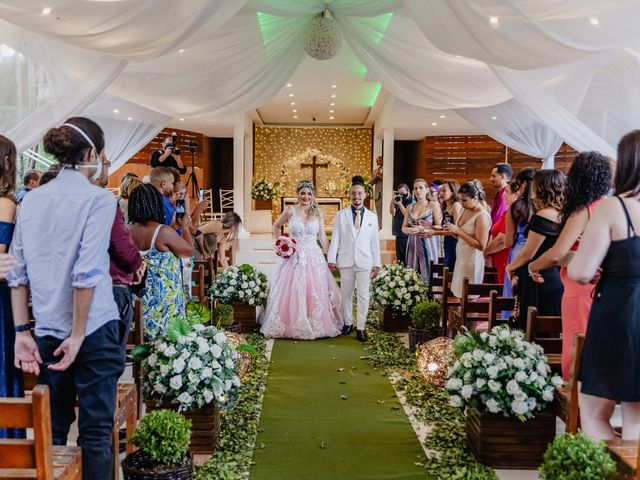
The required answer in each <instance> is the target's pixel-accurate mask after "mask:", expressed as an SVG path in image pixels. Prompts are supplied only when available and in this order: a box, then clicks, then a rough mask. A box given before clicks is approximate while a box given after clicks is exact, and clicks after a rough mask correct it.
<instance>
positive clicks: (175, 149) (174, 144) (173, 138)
mask: <svg viewBox="0 0 640 480" xmlns="http://www.w3.org/2000/svg"><path fill="white" fill-rule="evenodd" d="M171 148H173V153H175V154H176V155H180V149H179V148H178V134H177V133H176V132H173V133H172V134H171Z"/></svg>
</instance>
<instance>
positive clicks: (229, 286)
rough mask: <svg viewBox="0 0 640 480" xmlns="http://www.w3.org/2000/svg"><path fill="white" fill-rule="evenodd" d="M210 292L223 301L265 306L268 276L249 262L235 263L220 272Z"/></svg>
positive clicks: (216, 298)
mask: <svg viewBox="0 0 640 480" xmlns="http://www.w3.org/2000/svg"><path fill="white" fill-rule="evenodd" d="M208 293H209V295H211V297H212V298H213V299H214V300H218V301H219V302H221V303H232V302H241V303H246V304H248V305H255V306H258V305H261V306H264V305H266V303H267V276H266V275H265V274H264V273H262V272H260V271H258V270H256V269H255V268H253V267H252V266H251V265H249V264H247V263H244V264H242V265H233V266H231V267H229V268H225V270H224V271H223V272H222V273H220V274H218V276H217V277H216V279H215V281H214V282H213V285H211V288H210V289H209V292H208Z"/></svg>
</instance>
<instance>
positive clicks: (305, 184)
mask: <svg viewBox="0 0 640 480" xmlns="http://www.w3.org/2000/svg"><path fill="white" fill-rule="evenodd" d="M302 188H310V189H312V190H315V188H314V187H313V183H312V182H310V181H309V180H302V181H301V182H300V183H299V184H298V190H300V189H302Z"/></svg>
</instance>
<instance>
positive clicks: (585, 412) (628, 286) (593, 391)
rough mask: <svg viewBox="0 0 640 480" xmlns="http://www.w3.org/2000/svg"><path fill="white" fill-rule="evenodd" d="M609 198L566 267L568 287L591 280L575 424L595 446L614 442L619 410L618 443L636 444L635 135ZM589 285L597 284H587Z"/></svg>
mask: <svg viewBox="0 0 640 480" xmlns="http://www.w3.org/2000/svg"><path fill="white" fill-rule="evenodd" d="M614 190H615V193H616V196H615V197H612V198H608V199H605V200H603V201H602V202H600V204H599V205H598V206H597V207H596V209H595V211H594V213H593V216H592V217H591V220H589V223H588V224H587V228H586V229H585V231H584V233H583V235H582V239H581V241H580V247H579V248H578V252H577V253H576V255H575V257H574V258H573V260H572V261H571V263H570V264H569V268H568V274H569V277H570V278H572V279H573V280H575V281H577V282H579V283H582V284H586V283H588V282H590V281H592V280H595V279H597V277H596V275H597V274H598V272H599V271H601V277H600V279H599V281H598V284H597V286H596V291H595V298H594V299H593V304H592V306H591V312H590V314H589V322H588V324H587V333H586V337H585V344H584V350H583V351H582V360H581V366H580V376H579V380H580V382H581V392H580V397H579V404H580V423H581V424H582V431H583V432H584V433H585V434H586V435H588V436H589V437H591V438H593V439H597V440H608V439H613V438H614V432H613V428H611V423H610V420H611V415H612V414H613V410H614V408H615V404H616V402H620V403H621V404H622V439H623V440H634V441H637V440H638V437H639V436H640V313H639V309H640V237H638V236H637V233H636V232H640V202H638V200H640V130H635V131H633V132H631V133H628V134H627V135H625V136H624V137H622V139H621V140H620V143H619V144H618V161H617V164H616V174H615V180H614ZM594 277H596V278H594Z"/></svg>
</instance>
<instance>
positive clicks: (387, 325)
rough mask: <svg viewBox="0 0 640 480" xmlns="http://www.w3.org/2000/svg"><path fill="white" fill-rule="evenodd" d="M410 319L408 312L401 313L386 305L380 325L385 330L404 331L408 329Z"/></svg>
mask: <svg viewBox="0 0 640 480" xmlns="http://www.w3.org/2000/svg"><path fill="white" fill-rule="evenodd" d="M410 323H411V320H410V318H409V314H408V313H401V312H396V311H395V310H392V309H391V308H389V307H387V308H385V309H384V314H383V315H382V322H381V324H380V326H381V327H382V330H384V331H385V332H394V333H395V332H400V333H406V332H407V331H408V330H409V324H410Z"/></svg>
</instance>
